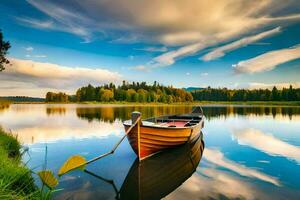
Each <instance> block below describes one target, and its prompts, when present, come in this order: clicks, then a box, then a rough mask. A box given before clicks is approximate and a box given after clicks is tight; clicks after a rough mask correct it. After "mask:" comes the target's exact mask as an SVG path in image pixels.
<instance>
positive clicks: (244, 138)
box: [233, 129, 300, 163]
mask: <svg viewBox="0 0 300 200" xmlns="http://www.w3.org/2000/svg"><path fill="white" fill-rule="evenodd" d="M233 135H234V137H235V138H236V139H237V141H238V143H239V144H241V145H247V146H250V147H252V148H255V149H258V150H260V151H263V152H265V153H267V154H269V155H272V156H283V157H286V158H287V159H290V160H295V161H296V162H297V163H300V147H298V146H294V145H291V144H289V143H287V142H284V141H282V140H280V139H278V138H276V137H274V136H273V135H271V134H265V133H263V132H262V131H260V130H257V129H243V130H235V131H234V132H233Z"/></svg>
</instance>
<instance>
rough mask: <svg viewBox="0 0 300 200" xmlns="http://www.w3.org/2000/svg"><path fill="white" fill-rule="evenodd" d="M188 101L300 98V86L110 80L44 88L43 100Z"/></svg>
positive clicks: (292, 99)
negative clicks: (191, 87)
mask: <svg viewBox="0 0 300 200" xmlns="http://www.w3.org/2000/svg"><path fill="white" fill-rule="evenodd" d="M88 101H97V102H114V101H123V102H161V103H175V102H192V101H300V89H295V88H293V87H292V86H290V87H289V88H283V89H281V90H279V89H277V88H276V87H273V89H272V90H270V89H252V90H249V89H227V88H210V87H208V88H204V89H199V90H195V91H191V92H188V91H186V90H184V89H179V88H174V87H172V86H163V85H160V84H159V83H157V82H156V81H155V82H154V83H153V84H152V85H147V84H146V82H132V83H129V82H126V81H123V83H122V84H121V85H119V86H116V85H114V84H113V83H110V84H105V85H102V86H97V87H94V86H92V85H90V84H89V85H88V86H85V87H81V88H79V89H78V90H77V91H76V94H75V95H67V94H66V93H63V92H59V93H53V92H48V93H47V94H46V102H88Z"/></svg>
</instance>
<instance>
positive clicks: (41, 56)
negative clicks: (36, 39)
mask: <svg viewBox="0 0 300 200" xmlns="http://www.w3.org/2000/svg"><path fill="white" fill-rule="evenodd" d="M33 57H35V58H47V56H46V55H42V54H41V55H34V56H33Z"/></svg>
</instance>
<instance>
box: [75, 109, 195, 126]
mask: <svg viewBox="0 0 300 200" xmlns="http://www.w3.org/2000/svg"><path fill="white" fill-rule="evenodd" d="M191 110H192V106H100V107H78V108H76V114H77V116H78V117H79V118H80V119H85V120H88V121H89V122H92V121H93V120H96V121H104V122H110V123H112V122H114V121H115V120H121V121H124V120H127V119H129V118H130V116H131V112H133V111H139V112H141V113H142V115H143V116H142V117H143V118H149V117H153V116H160V115H165V114H178V113H189V112H190V111H191Z"/></svg>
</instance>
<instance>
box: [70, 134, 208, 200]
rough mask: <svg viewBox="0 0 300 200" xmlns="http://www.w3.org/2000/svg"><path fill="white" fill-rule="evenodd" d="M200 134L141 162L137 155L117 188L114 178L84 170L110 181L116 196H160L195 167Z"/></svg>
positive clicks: (131, 198) (130, 199) (200, 147)
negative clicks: (119, 187) (179, 145)
mask: <svg viewBox="0 0 300 200" xmlns="http://www.w3.org/2000/svg"><path fill="white" fill-rule="evenodd" d="M202 137H203V135H202V133H201V134H200V135H199V137H198V138H197V139H195V140H194V141H192V142H190V143H187V144H185V145H184V146H181V147H179V148H175V149H169V150H167V151H164V152H161V153H159V154H156V155H154V156H152V157H150V158H148V159H146V160H144V161H142V162H141V163H140V162H139V160H138V159H136V160H135V161H134V163H133V164H132V166H131V168H130V170H129V172H128V174H127V176H126V178H125V180H124V182H123V184H122V186H121V189H120V190H118V189H117V186H116V184H115V183H114V181H113V180H110V179H107V178H104V177H101V176H99V175H97V174H94V173H93V172H92V171H88V170H85V172H86V173H87V174H89V175H91V176H93V177H95V178H97V179H99V181H104V182H106V183H107V184H110V185H111V186H112V188H113V189H114V191H115V193H116V195H115V197H116V199H123V200H125V199H128V200H135V199H145V200H148V199H149V200H153V199H161V198H163V197H165V196H166V195H168V194H169V193H171V192H172V191H174V190H175V189H177V188H178V187H179V186H180V185H181V184H182V183H183V182H185V181H186V180H187V179H188V178H189V177H190V176H191V175H192V174H193V173H194V172H195V171H196V168H197V167H198V165H199V162H200V159H201V157H202V153H203V150H204V142H203V140H202ZM69 198H75V196H69ZM95 199H96V198H95Z"/></svg>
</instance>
